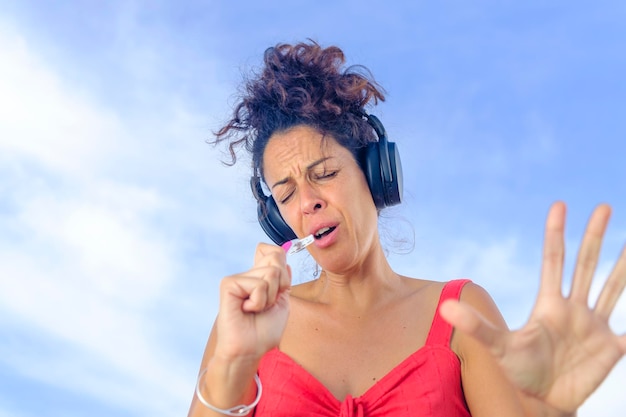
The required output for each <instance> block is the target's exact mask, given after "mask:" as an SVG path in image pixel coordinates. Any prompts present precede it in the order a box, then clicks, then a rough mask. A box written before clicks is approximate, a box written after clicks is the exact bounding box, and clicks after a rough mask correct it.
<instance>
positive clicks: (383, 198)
mask: <svg viewBox="0 0 626 417" xmlns="http://www.w3.org/2000/svg"><path fill="white" fill-rule="evenodd" d="M363 116H364V117H365V118H366V119H367V121H368V123H369V124H370V125H371V126H372V128H373V129H374V131H375V132H376V135H377V136H378V141H377V142H371V143H369V144H368V145H367V146H366V147H365V148H363V150H362V151H361V152H360V153H359V157H358V159H359V161H358V162H359V164H360V165H361V169H362V170H363V173H364V174H365V178H366V179H367V184H368V185H369V188H370V192H371V193H372V197H373V199H374V203H375V204H376V208H378V209H383V208H385V207H390V206H395V205H396V204H399V203H400V202H401V201H402V164H401V163H400V154H399V153H398V148H397V147H396V144H395V143H394V142H389V141H388V140H387V133H386V132H385V128H384V127H383V124H382V123H381V122H380V120H378V118H377V117H376V116H374V115H371V114H366V113H363ZM250 186H251V188H252V193H253V194H254V196H255V197H256V199H257V200H258V201H259V204H258V205H257V215H258V218H259V224H260V225H261V228H263V230H264V231H265V233H266V234H267V235H268V236H269V237H270V239H272V241H274V243H276V244H278V245H282V244H283V243H285V242H287V241H289V240H292V239H295V238H296V237H297V236H296V234H295V233H294V232H293V230H291V228H290V227H289V226H288V225H287V223H286V222H285V220H284V219H283V218H282V216H281V215H280V211H279V210H278V206H277V205H276V202H275V201H274V198H273V197H272V196H266V195H265V193H264V192H263V188H262V186H261V178H260V177H259V176H258V175H254V176H253V177H252V178H250Z"/></svg>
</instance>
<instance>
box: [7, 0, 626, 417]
mask: <svg viewBox="0 0 626 417" xmlns="http://www.w3.org/2000/svg"><path fill="white" fill-rule="evenodd" d="M53 3H56V4H53ZM251 3H252V4H251V5H248V6H245V7H244V6H243V5H242V4H241V3H238V2H226V1H208V2H202V1H177V2H173V1H170V2H167V1H114V0H112V1H107V2H95V1H94V2H89V1H76V0H73V1H65V2H37V1H28V0H26V1H18V0H15V1H11V0H0V417H7V416H11V417H30V416H35V415H41V414H44V415H47V416H49V417H54V416H64V417H66V416H84V415H90V416H110V415H116V416H129V417H130V416H133V417H135V416H145V415H152V416H157V417H159V416H175V415H185V413H186V412H187V407H188V404H189V401H190V399H191V395H192V392H193V385H194V382H195V375H196V374H197V367H198V364H199V361H200V358H201V355H202V351H203V349H204V344H205V341H206V337H207V336H208V332H209V330H210V327H211V325H212V322H213V319H214V317H215V314H216V310H217V287H218V283H219V280H220V278H221V277H223V276H225V275H228V274H231V273H235V272H239V271H242V270H246V269H247V268H248V267H249V265H250V262H251V260H252V256H253V252H254V247H255V246H256V243H257V242H258V241H260V240H262V241H268V239H267V238H265V236H264V235H263V233H262V231H261V230H260V228H259V227H258V225H257V223H256V219H255V216H256V214H255V206H254V202H253V200H252V197H251V196H250V194H249V191H248V176H249V173H248V172H247V169H246V168H247V166H245V164H243V166H241V167H234V168H227V167H224V166H223V165H221V164H220V162H219V161H220V158H221V157H222V156H221V153H220V150H219V149H214V148H212V147H211V146H209V145H207V144H206V143H205V141H206V139H209V138H210V137H211V131H212V129H215V128H216V127H218V126H219V124H220V122H221V121H223V120H225V119H226V117H227V116H228V114H229V111H230V109H231V106H232V104H233V102H234V98H233V94H234V93H235V92H236V89H237V86H238V84H239V81H240V80H241V74H242V72H245V71H247V70H249V69H251V68H254V67H255V66H256V65H258V63H259V62H260V59H261V57H262V53H263V51H264V50H265V48H266V47H268V46H271V45H274V44H276V43H277V42H293V41H299V40H304V39H306V38H312V39H315V40H317V41H318V42H320V43H321V44H323V45H330V44H335V45H338V46H340V47H341V48H343V49H344V51H345V53H346V55H347V58H348V61H349V64H363V65H366V66H367V67H368V68H370V70H371V71H372V72H373V74H374V75H375V77H376V79H377V81H378V82H379V83H380V84H382V85H383V86H384V87H385V89H386V90H387V92H388V100H387V101H386V102H385V103H383V104H381V105H379V106H378V108H377V109H375V110H374V111H373V113H375V114H377V115H378V116H379V117H380V118H381V119H382V121H383V122H384V124H385V126H386V128H387V131H388V133H389V136H390V138H391V139H392V140H395V141H396V143H397V144H398V147H399V149H400V151H401V155H402V160H403V165H404V174H405V203H404V204H403V205H402V206H401V207H398V208H394V209H392V210H390V212H389V213H388V214H387V215H386V216H385V218H384V219H383V220H382V222H383V223H384V224H383V225H382V227H383V229H384V230H385V231H386V233H391V234H394V233H398V234H400V236H404V237H407V236H408V237H411V238H412V237H413V236H414V242H415V245H414V249H413V250H412V251H411V252H410V253H408V254H401V253H395V252H394V250H393V245H392V244H389V247H390V250H391V251H392V253H391V254H390V259H391V262H392V264H393V265H394V267H395V268H396V270H397V271H398V272H401V273H404V274H407V275H410V276H414V277H422V278H429V279H436V280H447V279H451V278H455V277H459V276H463V277H469V278H472V279H473V280H474V281H476V282H477V283H479V284H481V285H483V286H484V287H485V288H486V289H487V290H488V291H489V292H490V293H491V294H492V296H493V297H494V299H495V300H496V302H497V303H498V305H499V306H500V308H501V310H502V312H503V314H504V316H505V318H506V319H507V321H508V322H509V324H510V325H511V326H512V327H517V326H520V325H521V324H523V322H524V321H525V319H526V317H527V316H528V313H529V311H530V308H531V307H532V304H533V301H534V298H533V297H534V294H535V291H536V289H537V284H538V270H539V260H540V251H541V240H542V227H543V221H544V217H545V214H546V212H547V209H548V206H549V204H550V203H551V202H552V201H554V200H557V199H562V200H565V201H566V202H567V203H568V205H569V219H568V220H569V222H568V229H567V242H568V255H569V256H568V268H567V271H568V272H571V265H572V263H573V258H574V256H575V251H576V248H577V245H578V241H579V239H580V235H581V233H582V229H583V227H584V224H585V221H586V219H587V217H588V215H589V214H590V212H591V210H592V209H593V207H594V206H595V205H596V204H597V203H599V202H608V203H610V204H611V205H612V206H613V208H614V216H613V219H612V222H611V225H610V228H609V231H608V235H607V238H606V242H605V246H604V251H603V256H602V259H601V262H600V267H599V271H598V275H599V277H604V276H606V275H607V274H608V271H609V270H610V268H611V265H612V262H613V261H614V260H615V258H616V256H617V254H618V252H619V250H620V249H621V247H622V245H623V244H624V242H625V241H626V185H625V183H624V179H626V164H624V162H623V161H624V155H626V145H625V143H626V141H625V140H624V136H625V133H626V117H624V113H625V110H626V79H625V77H624V76H623V74H625V73H626V55H625V54H624V50H626V26H624V24H623V22H624V21H626V6H625V5H624V3H623V2H621V1H617V0H616V1H603V2H594V3H591V2H589V3H587V2H582V1H573V2H572V1H570V2H565V1H556V2H551V4H550V5H546V4H545V3H546V2H539V1H527V2H512V1H475V2H463V1H442V2H423V1H414V2H396V3H397V4H395V3H394V2H376V1H370V2H356V1H343V2H342V1H318V2H315V3H312V2H303V1H290V2H285V1H275V2H251ZM313 4H315V5H314V6H313ZM397 252H401V251H397ZM292 262H293V264H294V266H295V268H294V269H296V270H297V271H298V272H297V275H296V281H304V280H307V279H309V278H310V277H311V274H312V270H313V264H312V261H311V260H310V259H309V258H307V257H306V256H302V257H296V258H294V259H293V260H292ZM596 291H597V288H596ZM612 324H613V326H614V328H615V329H616V330H619V331H621V332H624V331H626V301H624V300H622V301H621V302H620V304H619V305H618V308H617V311H616V313H615V316H614V319H613V322H612ZM624 380H626V363H624V361H622V362H621V363H620V365H619V366H618V368H617V369H616V370H615V371H614V372H613V373H612V375H611V376H610V378H609V379H608V380H607V381H606V383H605V384H604V385H603V386H602V387H601V389H600V390H599V391H598V392H597V393H596V394H595V395H594V396H593V397H592V398H591V399H590V400H589V401H588V403H587V404H586V405H585V406H584V408H583V410H582V411H581V413H580V415H581V416H597V415H602V416H609V417H617V416H618V415H620V416H621V415H622V413H623V412H622V411H618V410H623V409H624V408H625V407H626V398H624V396H623V386H622V385H623V381H624Z"/></svg>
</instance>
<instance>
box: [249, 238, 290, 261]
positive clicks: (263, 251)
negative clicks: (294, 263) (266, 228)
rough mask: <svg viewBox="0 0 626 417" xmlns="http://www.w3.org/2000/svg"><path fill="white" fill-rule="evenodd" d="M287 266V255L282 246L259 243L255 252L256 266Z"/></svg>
mask: <svg viewBox="0 0 626 417" xmlns="http://www.w3.org/2000/svg"><path fill="white" fill-rule="evenodd" d="M270 264H277V265H286V264H287V254H286V253H285V251H284V250H283V248H281V247H280V246H276V245H270V244H269V243H259V244H258V245H257V247H256V251H255V252H254V265H255V266H257V265H259V266H260V265H270Z"/></svg>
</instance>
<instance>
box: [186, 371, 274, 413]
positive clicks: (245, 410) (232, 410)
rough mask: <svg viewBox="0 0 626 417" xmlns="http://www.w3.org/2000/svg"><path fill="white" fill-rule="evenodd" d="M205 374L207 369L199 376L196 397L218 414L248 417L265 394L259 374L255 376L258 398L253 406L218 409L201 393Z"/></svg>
mask: <svg viewBox="0 0 626 417" xmlns="http://www.w3.org/2000/svg"><path fill="white" fill-rule="evenodd" d="M204 374H206V369H203V370H202V372H200V375H199V376H198V382H196V397H198V400H200V402H201V403H202V404H204V406H205V407H206V408H208V409H209V410H213V411H215V412H216V413H220V414H224V415H226V416H235V417H237V416H247V415H248V414H250V411H252V410H253V409H254V407H256V406H257V404H258V403H259V401H260V400H261V393H262V392H263V386H262V385H261V380H260V379H259V376H258V375H257V374H254V382H256V387H257V391H256V398H255V399H254V401H253V402H252V404H250V405H236V406H234V407H231V408H229V409H226V410H222V409H221V408H217V407H215V406H214V405H211V404H209V402H208V401H207V400H206V399H205V398H204V397H203V396H202V393H201V392H200V381H202V377H203V376H204Z"/></svg>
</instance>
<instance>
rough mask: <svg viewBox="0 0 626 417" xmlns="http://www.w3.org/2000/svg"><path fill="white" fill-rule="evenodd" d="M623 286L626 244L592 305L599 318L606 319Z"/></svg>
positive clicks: (624, 283) (624, 282)
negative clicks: (594, 303)
mask: <svg viewBox="0 0 626 417" xmlns="http://www.w3.org/2000/svg"><path fill="white" fill-rule="evenodd" d="M624 287H626V246H625V247H624V248H623V249H622V254H621V255H620V257H619V259H618V260H617V263H616V264H615V267H614V268H613V271H611V274H610V275H609V278H608V279H607V280H606V283H605V284H604V287H603V288H602V291H601V292H600V296H599V297H598V301H597V302H596V305H595V307H594V310H595V311H596V313H597V314H598V315H599V316H600V317H601V318H603V319H604V320H607V321H608V319H609V317H610V316H611V313H612V312H613V309H614V308H615V305H616V304H617V301H618V300H619V298H620V296H621V295H622V293H623V292H624Z"/></svg>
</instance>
